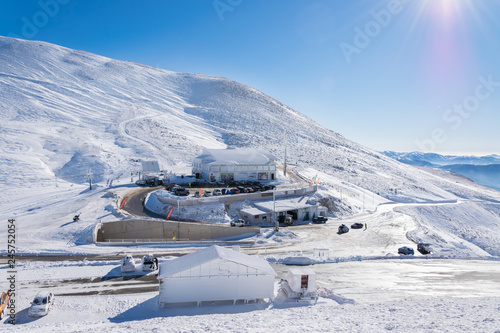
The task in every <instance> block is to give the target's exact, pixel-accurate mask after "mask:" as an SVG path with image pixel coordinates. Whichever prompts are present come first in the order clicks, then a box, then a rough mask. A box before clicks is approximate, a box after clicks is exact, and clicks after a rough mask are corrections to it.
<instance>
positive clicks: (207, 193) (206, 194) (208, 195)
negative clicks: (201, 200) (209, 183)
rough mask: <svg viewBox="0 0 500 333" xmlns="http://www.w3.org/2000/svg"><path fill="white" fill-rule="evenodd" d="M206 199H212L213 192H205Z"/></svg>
mask: <svg viewBox="0 0 500 333" xmlns="http://www.w3.org/2000/svg"><path fill="white" fill-rule="evenodd" d="M203 196H204V197H211V196H212V192H211V191H208V190H207V191H205V193H204V194H203Z"/></svg>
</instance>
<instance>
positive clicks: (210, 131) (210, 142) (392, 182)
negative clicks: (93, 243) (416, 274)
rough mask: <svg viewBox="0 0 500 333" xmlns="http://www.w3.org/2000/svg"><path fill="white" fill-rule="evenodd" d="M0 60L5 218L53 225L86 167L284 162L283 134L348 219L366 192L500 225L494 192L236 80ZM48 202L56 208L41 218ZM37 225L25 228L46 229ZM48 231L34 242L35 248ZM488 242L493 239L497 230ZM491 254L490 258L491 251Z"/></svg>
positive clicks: (52, 56) (72, 233) (111, 175)
mask: <svg viewBox="0 0 500 333" xmlns="http://www.w3.org/2000/svg"><path fill="white" fill-rule="evenodd" d="M0 57H1V59H2V61H1V62H0V93H1V96H2V98H1V99H0V107H1V108H2V113H1V114H0V120H1V121H0V133H1V135H0V147H1V148H0V181H1V182H2V184H4V185H3V190H2V191H1V192H0V212H1V214H2V216H4V215H5V218H7V217H9V216H23V215H28V216H31V217H33V218H34V217H36V216H37V214H42V215H43V216H44V217H47V216H50V218H53V219H54V220H57V219H60V221H59V222H57V223H59V224H63V222H62V221H63V219H67V217H68V216H69V214H72V213H73V212H75V211H76V210H78V209H80V207H81V206H82V205H84V203H81V198H80V197H75V199H74V200H73V201H72V203H71V205H70V204H68V203H67V202H66V201H65V198H64V194H63V193H64V191H72V190H74V189H78V191H80V192H81V193H82V194H81V195H82V196H85V195H87V196H90V194H89V193H86V192H84V189H85V185H84V183H85V182H86V181H87V174H88V171H89V169H91V171H92V174H93V180H94V182H97V183H98V184H99V183H100V184H104V183H109V182H110V181H117V180H123V179H124V178H128V177H130V174H131V172H135V171H137V170H139V164H138V163H137V162H136V161H137V160H138V159H144V160H158V161H159V162H160V165H161V167H162V169H163V170H173V171H175V172H190V163H191V160H192V159H193V157H195V156H196V155H198V154H199V153H200V152H201V151H202V150H203V149H204V148H225V147H230V146H235V147H256V148H265V149H267V150H269V151H270V152H271V153H273V154H276V155H277V156H278V158H281V161H283V156H284V133H285V132H286V146H287V154H288V162H289V163H290V162H292V163H294V164H296V165H297V170H298V171H299V172H302V174H304V175H305V176H306V177H310V176H311V175H313V176H314V174H315V173H319V174H320V175H323V176H322V177H321V179H322V184H323V185H324V186H325V187H326V188H329V189H331V190H333V191H334V192H333V193H337V192H338V191H339V189H341V188H345V189H346V190H344V192H343V200H344V201H346V205H351V206H352V211H353V212H357V211H360V210H361V206H362V204H361V200H363V202H364V198H365V195H369V194H371V196H372V197H373V196H375V197H377V200H376V201H377V202H380V201H381V200H393V201H397V202H406V203H412V202H413V203H416V202H433V201H445V200H446V201H452V200H457V199H467V200H479V201H482V200H486V201H487V202H488V203H489V205H488V206H487V207H486V206H481V205H482V204H481V203H477V205H478V209H479V210H481V211H486V210H488V211H492V210H493V211H496V212H495V213H493V214H492V215H491V218H492V221H491V223H492V224H496V225H500V218H499V217H498V216H499V215H500V214H499V213H498V212H500V207H498V205H495V204H491V203H492V202H497V201H495V200H498V198H499V192H497V191H494V190H489V189H486V188H483V187H481V186H478V185H476V184H474V183H471V182H469V181H468V180H466V179H459V178H457V177H455V176H453V175H451V174H449V173H445V172H442V173H439V174H438V173H435V172H433V173H430V172H427V171H426V170H424V169H419V168H416V167H413V166H409V165H406V164H402V163H400V162H398V161H396V160H394V159H392V158H389V157H387V156H384V155H383V154H380V153H378V152H375V151H373V150H370V149H368V148H366V147H363V146H361V145H359V144H357V143H354V142H352V141H349V140H348V139H346V138H344V137H343V136H341V135H340V134H338V133H336V132H333V131H331V130H329V129H326V128H324V127H323V126H321V125H320V124H318V123H317V122H315V121H313V120H311V119H309V118H307V117H305V116H304V115H302V114H300V113H298V112H297V111H295V110H292V109H291V108H289V107H287V106H286V105H283V104H282V103H280V102H279V101H277V100H275V99H273V98H271V97H269V96H267V95H266V94H264V93H262V92H260V91H257V90H255V89H253V88H251V87H249V86H246V85H244V84H241V83H238V82H235V81H232V80H229V79H226V78H222V77H213V76H206V75H200V74H188V73H174V72H170V71H166V70H161V69H155V68H152V67H148V66H145V65H141V64H137V63H131V62H124V61H117V60H113V59H109V58H105V57H102V56H98V55H94V54H90V53H87V52H82V51H75V50H71V49H67V48H64V47H60V46H56V45H52V44H48V43H44V42H37V41H24V40H18V39H11V38H4V37H0ZM336 116H338V117H341V116H342V115H341V114H338V115H335V113H334V112H333V113H332V117H336ZM338 130H339V131H341V130H342V129H338ZM347 189H350V191H348V190H347ZM335 191H337V192H335ZM341 193H342V192H341ZM340 196H342V194H341V195H340ZM47 198H50V200H49V199H47ZM362 198H363V199H362ZM379 198H380V199H379ZM48 202H50V205H49V207H47V203H48ZM372 202H375V199H372ZM56 204H60V205H65V206H64V207H65V208H64V209H62V210H59V211H58V213H53V214H52V215H50V214H49V213H48V212H47V211H48V210H50V209H51V206H53V205H56ZM363 204H364V203H363ZM85 205H89V204H88V203H85ZM69 206H71V207H69ZM87 208H88V207H87ZM113 209H115V208H113V207H107V208H106V210H107V211H108V212H113ZM437 209H439V208H437ZM485 214H486V213H485ZM495 214H496V215H495ZM95 217H96V218H100V217H102V216H99V215H98V213H96V216H95ZM37 223H38V224H36V223H35V224H33V225H32V226H42V225H43V224H42V223H44V222H43V221H38V222H37ZM464 223H467V222H464ZM60 230H63V229H60ZM79 231H81V230H79ZM79 231H78V230H77V229H72V230H67V228H66V229H64V232H65V234H64V237H69V238H70V239H73V240H74V242H72V243H71V244H77V243H79V242H83V241H81V240H80V239H79V238H78V237H79V236H78V234H77V232H79ZM51 232H53V230H47V232H46V233H45V234H43V235H39V237H40V238H41V242H43V239H45V240H46V239H51V237H53V236H51V235H52V234H51ZM61 232H62V231H61ZM60 236H61V235H60ZM490 236H491V237H493V238H494V239H497V240H500V233H498V234H493V235H490ZM44 237H45V238H44ZM464 237H465V238H466V237H468V236H467V235H465V236H464ZM495 237H496V238H495ZM497 243H500V242H497ZM491 252H492V253H500V247H497V248H495V249H493V250H492V251H491Z"/></svg>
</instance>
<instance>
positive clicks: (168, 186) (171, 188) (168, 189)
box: [165, 183, 180, 191]
mask: <svg viewBox="0 0 500 333" xmlns="http://www.w3.org/2000/svg"><path fill="white" fill-rule="evenodd" d="M176 186H177V187H180V186H179V185H177V184H175V183H172V184H168V185H166V186H165V190H167V191H173V188H174V187H176Z"/></svg>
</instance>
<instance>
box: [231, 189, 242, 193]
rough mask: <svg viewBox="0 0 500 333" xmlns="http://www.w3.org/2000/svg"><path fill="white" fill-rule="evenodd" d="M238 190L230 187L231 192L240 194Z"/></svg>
mask: <svg viewBox="0 0 500 333" xmlns="http://www.w3.org/2000/svg"><path fill="white" fill-rule="evenodd" d="M240 193H241V192H240V190H238V189H237V188H232V189H231V194H240Z"/></svg>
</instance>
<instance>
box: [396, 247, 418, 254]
mask: <svg viewBox="0 0 500 333" xmlns="http://www.w3.org/2000/svg"><path fill="white" fill-rule="evenodd" d="M398 254H404V255H405V256H408V255H414V254H415V252H414V251H413V249H412V248H411V247H408V246H403V247H400V248H399V249H398Z"/></svg>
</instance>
